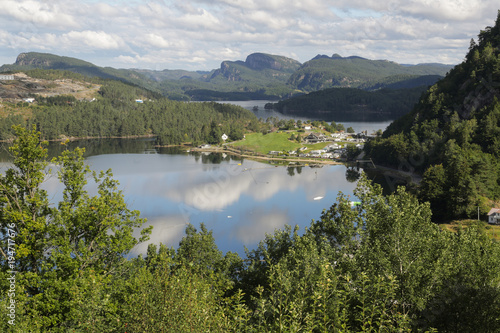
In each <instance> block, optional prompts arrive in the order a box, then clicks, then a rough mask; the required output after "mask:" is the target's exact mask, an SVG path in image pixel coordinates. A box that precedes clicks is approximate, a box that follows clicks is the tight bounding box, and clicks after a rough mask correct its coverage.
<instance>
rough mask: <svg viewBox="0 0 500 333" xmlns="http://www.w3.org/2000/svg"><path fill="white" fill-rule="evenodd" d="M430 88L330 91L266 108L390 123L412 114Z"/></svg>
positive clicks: (335, 89) (299, 113)
mask: <svg viewBox="0 0 500 333" xmlns="http://www.w3.org/2000/svg"><path fill="white" fill-rule="evenodd" d="M429 80H430V82H432V83H434V82H435V81H437V78H436V77H435V76H432V77H430V78H429ZM419 82H420V83H423V82H425V81H422V80H419ZM429 85H431V84H428V85H420V86H417V87H411V88H406V89H388V88H385V89H380V90H376V91H366V90H362V89H356V88H329V89H323V90H319V91H313V92H311V93H309V94H306V95H301V96H295V97H292V98H289V99H286V100H283V101H279V102H277V103H273V104H272V105H266V107H268V108H270V107H272V108H273V109H275V110H277V111H278V112H281V113H283V114H289V115H296V116H301V117H309V118H320V119H322V120H326V121H353V120H357V121H382V120H393V119H396V118H398V117H400V116H402V115H404V114H406V113H408V112H409V111H411V110H412V108H413V107H414V106H415V104H416V103H417V102H418V100H419V98H420V96H421V95H422V93H423V92H424V91H425V90H426V89H427V88H428V86H429Z"/></svg>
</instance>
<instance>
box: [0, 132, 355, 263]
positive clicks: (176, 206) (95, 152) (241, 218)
mask: <svg viewBox="0 0 500 333" xmlns="http://www.w3.org/2000/svg"><path fill="white" fill-rule="evenodd" d="M76 146H79V147H86V158H85V160H86V163H87V164H88V165H89V166H90V168H91V169H92V170H96V171H100V170H107V169H112V172H113V178H114V179H116V180H118V181H119V183H120V185H119V189H120V190H122V193H123V195H124V197H125V200H126V203H127V204H128V206H129V208H130V209H134V210H139V211H140V212H141V217H145V218H147V220H148V222H147V224H146V225H153V226H154V229H153V233H152V235H151V240H150V241H149V242H152V243H155V244H159V243H160V242H161V243H164V244H166V245H168V246H173V247H177V245H178V244H179V241H180V240H181V238H182V236H183V235H184V230H185V228H186V225H187V224H188V223H191V224H192V225H194V226H195V227H196V228H199V225H200V223H204V224H205V225H206V227H207V228H208V229H209V230H213V234H214V237H215V240H216V244H217V246H218V247H219V249H220V250H222V251H224V252H226V251H233V252H238V253H239V254H241V255H243V254H244V246H246V247H247V248H249V249H254V248H255V247H256V246H257V245H258V242H259V241H260V240H263V239H264V237H265V234H266V233H273V232H274V230H275V229H277V228H283V227H284V226H285V224H289V225H291V226H295V225H299V226H300V230H301V232H303V231H304V227H306V226H309V225H310V223H311V220H312V219H319V217H320V215H321V212H322V210H323V209H326V208H329V207H330V206H331V205H332V204H333V203H334V202H335V199H336V197H337V194H338V192H339V191H342V192H343V193H345V194H348V195H352V192H353V189H354V187H355V183H352V182H349V181H348V180H346V171H347V168H346V167H345V166H344V165H327V166H323V167H310V166H303V167H295V168H290V167H287V166H277V165H270V164H265V163H260V162H257V161H252V160H241V159H239V158H236V157H234V156H229V155H224V154H215V153H193V152H185V151H182V150H180V149H178V148H155V147H154V139H102V140H98V139H96V140H81V141H75V142H71V143H69V144H68V146H63V145H61V144H60V143H51V144H50V146H49V152H50V154H51V155H58V154H59V153H60V150H62V149H73V148H74V147H76ZM6 159H7V157H6V156H2V161H4V162H3V163H1V164H2V165H1V166H0V169H1V170H0V172H1V173H4V172H5V168H6V167H8V166H9V163H8V162H5V161H6ZM51 167H52V169H53V174H52V175H50V176H49V177H47V180H46V182H45V183H44V188H45V189H46V190H47V191H48V193H49V199H50V201H51V202H52V203H53V204H56V203H57V202H59V201H60V200H61V199H62V189H63V187H62V185H61V184H60V182H59V181H58V179H57V176H56V174H55V171H56V167H55V166H51ZM87 188H88V190H89V193H90V194H95V193H96V188H95V184H93V182H92V181H91V179H89V184H88V187H87ZM137 235H138V233H137ZM146 248H147V244H141V245H139V246H138V247H137V248H136V249H135V250H134V253H133V255H134V256H135V255H136V254H139V253H145V251H146Z"/></svg>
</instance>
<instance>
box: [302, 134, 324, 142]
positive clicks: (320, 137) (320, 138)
mask: <svg viewBox="0 0 500 333" xmlns="http://www.w3.org/2000/svg"><path fill="white" fill-rule="evenodd" d="M327 139H328V138H327V136H326V135H324V134H323V133H316V132H312V133H309V135H308V136H306V137H305V138H304V140H305V141H306V142H307V143H318V142H325V141H326V140H327Z"/></svg>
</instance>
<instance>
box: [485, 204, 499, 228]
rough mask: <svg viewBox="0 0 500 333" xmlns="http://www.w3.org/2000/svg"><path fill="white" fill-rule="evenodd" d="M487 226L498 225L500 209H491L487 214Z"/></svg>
mask: <svg viewBox="0 0 500 333" xmlns="http://www.w3.org/2000/svg"><path fill="white" fill-rule="evenodd" d="M488 223H489V224H500V208H492V209H490V211H489V212H488Z"/></svg>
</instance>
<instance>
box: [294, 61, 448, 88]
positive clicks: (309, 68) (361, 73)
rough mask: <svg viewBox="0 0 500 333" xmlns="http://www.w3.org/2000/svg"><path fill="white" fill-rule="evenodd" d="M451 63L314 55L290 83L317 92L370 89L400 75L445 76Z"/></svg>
mask: <svg viewBox="0 0 500 333" xmlns="http://www.w3.org/2000/svg"><path fill="white" fill-rule="evenodd" d="M450 68H451V66H446V65H433V64H421V65H414V66H409V65H406V66H404V65H400V64H397V63H395V62H392V61H387V60H369V59H365V58H362V57H345V58H344V57H341V56H339V55H336V54H335V55H333V56H332V57H328V56H317V57H315V58H314V59H312V60H310V61H308V62H306V63H304V64H303V65H302V66H301V67H300V69H298V70H297V71H296V72H295V73H294V74H293V75H292V76H291V77H290V79H289V81H288V83H289V84H290V85H291V86H294V87H297V88H298V89H301V90H305V91H316V90H320V89H326V88H333V87H349V88H362V89H368V90H369V89H373V87H375V86H378V87H381V86H382V85H381V83H382V82H384V81H386V80H387V78H389V77H392V78H395V77H396V76H400V77H401V79H402V80H405V78H404V76H402V75H418V76H423V75H440V76H444V75H445V74H446V72H447V71H448V70H449V69H450Z"/></svg>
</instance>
